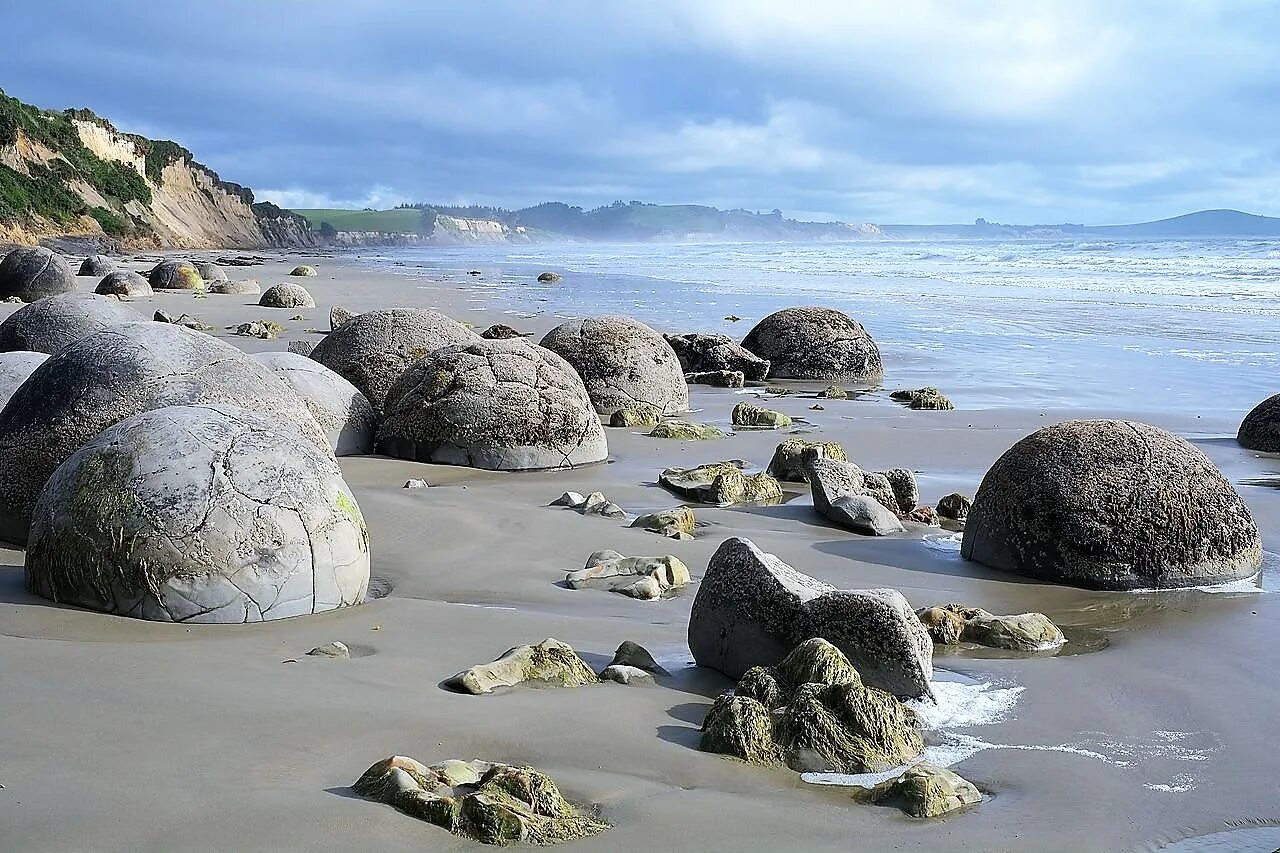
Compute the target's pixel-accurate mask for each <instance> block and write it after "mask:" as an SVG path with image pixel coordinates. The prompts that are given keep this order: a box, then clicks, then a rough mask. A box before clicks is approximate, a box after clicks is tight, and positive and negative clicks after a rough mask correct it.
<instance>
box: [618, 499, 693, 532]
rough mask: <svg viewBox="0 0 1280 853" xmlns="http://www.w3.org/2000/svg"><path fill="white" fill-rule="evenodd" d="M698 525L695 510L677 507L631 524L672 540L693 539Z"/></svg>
mask: <svg viewBox="0 0 1280 853" xmlns="http://www.w3.org/2000/svg"><path fill="white" fill-rule="evenodd" d="M696 524H697V521H696V519H695V518H694V516H693V510H691V509H689V508H688V507H687V506H677V507H672V508H671V509H664V510H662V511H660V512H651V513H647V514H645V515H642V516H640V517H639V518H637V519H636V520H635V521H633V522H631V524H630V526H631V527H639V528H640V529H642V530H648V531H649V532H650V533H661V534H662V535H663V536H669V537H671V538H672V539H682V538H689V539H692V538H693V530H694V527H695V526H696Z"/></svg>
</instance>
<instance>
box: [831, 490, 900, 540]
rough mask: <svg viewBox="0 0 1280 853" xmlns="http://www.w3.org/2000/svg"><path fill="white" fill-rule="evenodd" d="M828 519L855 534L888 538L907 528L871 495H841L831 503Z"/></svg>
mask: <svg viewBox="0 0 1280 853" xmlns="http://www.w3.org/2000/svg"><path fill="white" fill-rule="evenodd" d="M827 519H828V520H830V521H834V522H835V523H836V524H838V525H840V526H841V527H844V528H847V529H849V530H852V531H853V532H855V533H866V534H869V535H871V536H888V535H889V534H891V533H901V532H902V531H903V530H904V529H905V528H904V527H903V526H902V522H901V521H899V520H898V517H897V516H896V515H894V514H893V513H892V512H891V511H889V510H888V509H886V508H885V505H884V504H882V503H880V501H878V500H876V499H875V498H873V497H871V496H870V495H840V496H839V497H838V498H836V499H835V500H833V501H832V502H831V509H830V510H829V511H828V512H827Z"/></svg>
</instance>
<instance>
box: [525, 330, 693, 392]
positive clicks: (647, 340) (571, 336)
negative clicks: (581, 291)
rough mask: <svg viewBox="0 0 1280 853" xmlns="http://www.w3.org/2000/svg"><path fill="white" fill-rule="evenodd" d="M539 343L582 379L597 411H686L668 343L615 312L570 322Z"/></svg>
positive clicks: (681, 380) (676, 362)
mask: <svg viewBox="0 0 1280 853" xmlns="http://www.w3.org/2000/svg"><path fill="white" fill-rule="evenodd" d="M542 345H543V346H544V347H546V348H547V349H549V350H551V351H552V352H554V353H555V354H557V355H559V356H560V357H562V358H563V359H564V360H565V361H567V362H569V364H571V365H573V369H574V370H576V371H578V375H579V376H581V377H582V381H583V384H585V385H586V387H587V393H588V394H589V395H590V396H591V403H592V405H593V406H595V409H596V411H597V412H599V413H601V414H604V415H610V414H613V413H614V412H616V411H618V410H619V409H622V408H625V407H627V406H633V405H637V404H639V405H643V406H647V407H651V408H652V409H654V410H656V411H657V412H659V413H661V414H664V415H671V414H677V413H679V412H686V411H688V410H689V386H688V384H686V383H685V381H684V372H683V371H682V370H681V369H680V359H678V358H677V357H676V353H675V350H673V349H672V348H671V344H669V343H667V342H666V340H664V339H663V337H662V335H659V334H658V333H657V332H655V331H654V330H653V329H651V328H649V327H648V326H646V325H645V324H644V323H641V322H640V321H639V320H633V319H631V318H630V317H622V316H616V315H610V316H604V317H588V318H586V319H583V320H570V321H568V322H566V323H561V324H560V325H559V326H556V327H555V328H554V329H552V330H551V331H550V332H548V333H547V335H546V337H544V338H543V339H542Z"/></svg>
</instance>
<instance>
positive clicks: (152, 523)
mask: <svg viewBox="0 0 1280 853" xmlns="http://www.w3.org/2000/svg"><path fill="white" fill-rule="evenodd" d="M26 579H27V588H28V589H29V590H30V591H31V592H33V593H35V594H37V595H41V596H43V597H45V598H49V599H52V600H53V601H57V602H63V603H66V604H75V605H78V606H81V607H88V608H91V609H93V610H101V611H105V612H107V613H116V614H120V615H122V616H133V617H137V618H142V619H153V620H159V621H173V622H259V621H265V620H268V619H284V618H287V617H290V616H300V615H303V614H307V613H318V612H321V611H325V610H333V609H335V608H338V607H344V606H348V605H352V604H359V603H360V602H362V601H363V600H364V597H365V593H366V591H367V589H368V586H369V537H368V532H367V531H366V529H365V524H364V519H363V518H362V517H361V515H360V509H359V507H357V505H356V501H355V498H354V497H353V496H352V494H351V490H350V489H349V488H348V487H347V484H346V483H345V482H344V481H343V479H342V472H341V471H340V470H339V468H338V463H337V462H336V461H335V460H334V458H333V456H332V455H330V454H329V453H328V452H326V451H321V450H318V449H317V448H315V447H314V446H312V445H311V444H308V443H307V442H301V441H298V440H297V437H296V435H293V434H291V433H289V432H287V431H282V430H281V427H280V425H279V424H278V423H277V422H275V421H274V420H273V419H271V418H268V417H266V416H264V415H261V414H255V413H253V412H250V411H248V410H246V409H242V408H239V407H236V406H226V405H194V406H170V407H166V408H162V409H154V410H152V411H149V412H143V413H141V414H138V415H134V416H133V417H130V418H128V419H126V420H124V421H121V422H120V423H117V424H116V425H115V426H112V427H110V428H108V429H107V430H105V431H104V432H102V433H100V434H99V435H97V436H96V437H94V438H93V439H91V440H90V441H89V443H88V444H86V445H84V446H83V447H81V448H80V449H79V450H77V451H76V452H75V453H74V454H72V455H71V457H70V458H68V459H67V460H66V461H65V462H64V463H63V464H62V465H60V466H58V469H57V470H56V471H54V473H53V476H52V477H51V478H50V479H49V482H48V484H47V485H46V486H45V488H44V490H43V491H42V492H41V494H40V499H39V502H38V503H37V504H36V507H35V512H34V516H33V519H32V524H31V538H30V541H29V545H28V548H27V558H26Z"/></svg>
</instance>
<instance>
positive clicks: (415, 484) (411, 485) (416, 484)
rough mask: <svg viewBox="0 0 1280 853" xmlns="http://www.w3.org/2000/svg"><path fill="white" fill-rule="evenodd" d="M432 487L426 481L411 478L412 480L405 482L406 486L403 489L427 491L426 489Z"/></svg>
mask: <svg viewBox="0 0 1280 853" xmlns="http://www.w3.org/2000/svg"><path fill="white" fill-rule="evenodd" d="M430 485H431V484H430V483H428V482H427V481H426V480H421V479H418V478H416V477H411V478H410V479H408V480H405V481H404V486H402V488H405V489H425V488H428V487H429V486H430Z"/></svg>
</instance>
